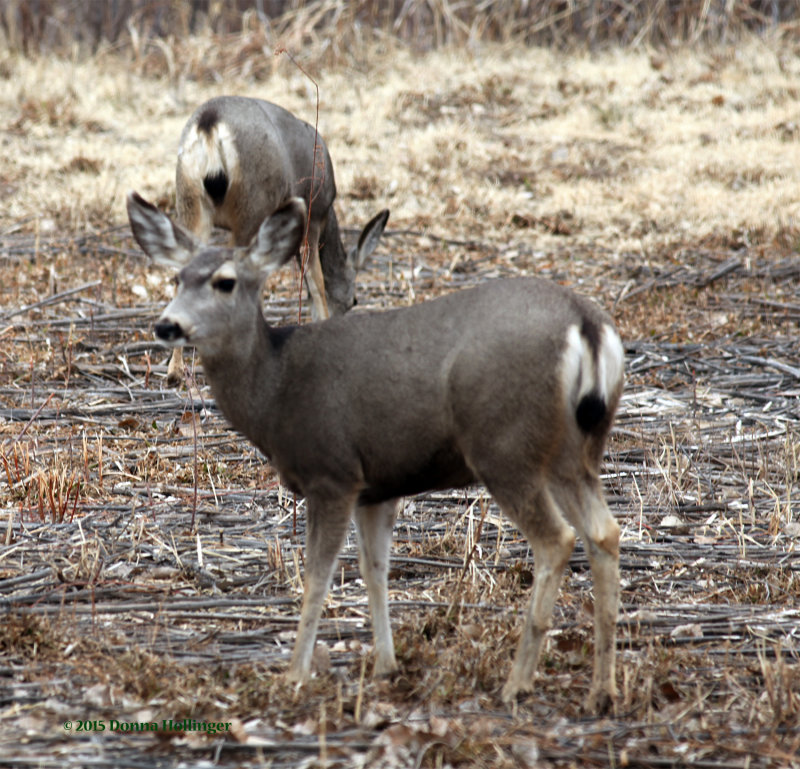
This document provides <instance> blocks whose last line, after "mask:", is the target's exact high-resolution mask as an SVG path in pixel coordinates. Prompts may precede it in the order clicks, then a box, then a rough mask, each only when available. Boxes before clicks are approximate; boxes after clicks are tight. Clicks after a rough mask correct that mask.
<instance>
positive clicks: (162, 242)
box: [127, 192, 198, 268]
mask: <svg viewBox="0 0 800 769" xmlns="http://www.w3.org/2000/svg"><path fill="white" fill-rule="evenodd" d="M127 207H128V220H129V221H130V223H131V231H132V232H133V237H134V238H136V242H137V243H138V244H139V245H140V246H141V248H142V251H144V252H145V253H146V254H147V255H148V256H149V257H150V258H151V259H152V260H153V261H154V262H156V264H162V265H165V266H167V267H174V268H180V267H183V265H185V264H186V263H187V262H188V261H189V260H190V259H191V258H192V256H193V254H194V252H195V250H196V249H197V247H198V241H197V240H196V239H195V238H194V236H193V235H192V234H191V233H189V232H187V231H186V230H185V229H184V228H183V227H181V226H180V225H179V224H177V223H176V222H173V221H172V219H170V218H169V217H168V216H167V215H166V214H165V213H163V212H162V211H159V210H158V209H157V208H156V207H155V206H154V205H153V204H152V203H148V202H147V201H146V200H145V199H144V198H143V197H142V196H141V195H139V194H138V193H137V192H129V193H128V199H127Z"/></svg>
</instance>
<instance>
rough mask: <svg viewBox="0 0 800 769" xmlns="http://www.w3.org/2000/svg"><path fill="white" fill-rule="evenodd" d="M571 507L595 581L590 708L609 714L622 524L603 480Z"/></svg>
mask: <svg viewBox="0 0 800 769" xmlns="http://www.w3.org/2000/svg"><path fill="white" fill-rule="evenodd" d="M565 502H568V500H565ZM565 507H566V505H565ZM567 509H568V515H569V517H570V520H571V521H572V523H573V525H574V526H575V528H576V529H577V530H578V534H579V535H580V537H581V539H582V540H583V542H584V545H585V547H586V555H587V557H588V559H589V566H590V567H591V570H592V580H593V583H594V637H595V642H594V676H593V678H592V688H591V692H590V694H589V701H588V704H587V709H588V710H591V711H595V712H598V713H605V712H607V711H608V710H610V709H611V708H612V707H613V704H614V701H615V699H616V695H617V685H616V669H615V666H616V646H617V612H618V607H619V536H620V530H619V524H618V523H617V522H616V521H615V520H614V516H612V515H611V511H610V510H609V509H608V505H606V502H605V499H604V498H603V493H602V489H601V487H600V484H599V481H596V480H594V479H592V481H590V482H589V484H588V485H587V486H586V493H585V494H584V495H583V499H581V504H580V506H579V507H577V508H576V509H575V510H572V509H569V508H567Z"/></svg>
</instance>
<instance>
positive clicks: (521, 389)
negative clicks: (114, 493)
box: [128, 193, 624, 710]
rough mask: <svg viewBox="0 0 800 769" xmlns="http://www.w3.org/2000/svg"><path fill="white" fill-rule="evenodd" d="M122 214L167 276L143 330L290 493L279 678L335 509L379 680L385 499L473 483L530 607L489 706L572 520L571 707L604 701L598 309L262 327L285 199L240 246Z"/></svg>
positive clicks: (506, 299)
mask: <svg viewBox="0 0 800 769" xmlns="http://www.w3.org/2000/svg"><path fill="white" fill-rule="evenodd" d="M128 215H129V218H130V223H131V228H132V230H133V234H134V236H135V238H136V240H137V241H138V242H139V245H140V246H141V247H142V249H143V250H144V251H145V252H146V253H147V254H148V255H149V256H150V257H152V258H153V259H154V260H155V261H156V262H159V263H162V264H166V265H171V266H173V267H176V268H179V269H180V271H179V273H178V289H177V293H176V295H175V298H174V299H173V300H172V301H171V302H170V304H169V305H168V306H167V308H166V309H165V310H164V312H163V313H162V315H161V318H160V319H159V321H158V322H157V323H156V326H155V332H156V335H157V336H158V338H159V339H161V340H162V341H164V342H165V343H167V344H168V345H172V346H179V345H182V344H187V343H189V344H193V345H195V347H196V348H197V350H198V352H199V355H200V358H201V361H202V363H203V368H204V371H205V375H206V377H207V379H208V381H209V383H210V385H211V389H212V391H213V393H214V395H215V397H216V399H217V404H218V405H219V407H220V409H221V410H222V413H223V414H225V416H226V417H227V418H228V419H229V420H230V422H231V424H232V425H233V426H234V427H235V428H236V429H237V430H239V431H240V432H242V433H243V434H244V435H245V436H246V437H247V438H249V439H250V440H251V441H252V442H253V443H254V444H255V445H256V446H257V447H258V448H259V449H260V450H261V451H262V452H264V454H265V455H266V456H267V457H269V458H270V460H271V461H272V463H273V464H274V466H275V467H276V469H277V470H278V471H279V472H280V474H281V476H282V478H283V481H284V483H285V484H286V485H287V486H288V487H289V488H290V489H292V490H294V491H295V492H296V493H298V494H302V495H304V496H305V498H306V501H307V531H306V558H305V569H306V573H305V580H306V581H305V593H304V596H303V604H302V609H301V615H300V625H299V629H298V634H297V640H296V644H295V648H294V653H293V656H292V660H291V663H290V668H289V678H290V679H291V680H296V681H298V682H304V681H306V680H307V679H308V678H309V676H310V669H311V656H312V651H313V647H314V642H315V636H316V632H317V626H318V622H319V619H320V615H321V612H322V607H323V603H324V601H325V596H326V594H327V592H328V589H329V587H330V583H331V580H332V576H333V572H334V570H335V565H336V560H337V556H338V554H339V551H340V549H341V548H342V545H343V543H344V539H345V535H346V532H347V530H348V528H349V525H350V519H351V516H352V515H353V514H354V516H355V523H356V530H357V534H358V543H359V565H360V569H361V573H362V575H363V577H364V581H365V582H366V585H367V592H368V598H369V606H370V613H371V617H372V625H373V633H374V639H375V664H374V673H375V674H377V675H380V674H385V673H389V672H391V671H393V670H395V669H396V667H397V665H396V662H395V655H394V649H393V644H392V633H391V627H390V623H389V610H388V597H387V572H388V566H389V550H390V545H391V535H392V526H393V524H394V520H395V515H396V512H397V500H398V499H399V498H400V497H403V496H406V495H410V494H416V493H419V492H423V491H426V490H429V489H438V488H449V487H454V486H455V487H460V486H465V485H467V484H472V483H475V482H481V483H483V484H485V485H486V487H487V489H488V490H489V492H490V493H491V494H492V496H493V497H494V499H495V500H496V501H497V503H498V504H499V505H500V507H501V508H502V509H503V511H504V512H505V513H506V514H507V515H508V516H509V518H510V519H511V520H512V521H514V522H515V523H516V525H517V526H518V527H519V528H520V530H521V531H522V533H523V534H524V535H525V537H526V538H527V540H528V542H529V543H530V546H531V548H532V549H533V555H534V567H535V581H534V586H533V595H532V598H531V601H530V605H529V607H528V609H527V612H526V614H525V620H524V628H523V631H522V636H521V639H520V641H519V646H518V649H517V652H516V657H515V660H514V662H513V665H512V667H511V672H510V674H509V676H508V680H507V682H506V684H505V686H504V688H503V691H502V696H503V698H504V699H505V700H506V701H511V700H513V699H514V698H515V697H516V696H517V694H518V693H520V692H523V691H526V690H528V689H530V688H531V686H532V683H533V676H534V673H535V670H536V667H537V662H538V659H539V654H540V651H541V647H542V642H543V639H544V636H545V633H546V631H547V628H548V627H549V624H550V621H551V615H552V612H553V605H554V603H555V600H556V597H557V593H558V588H559V583H560V581H561V579H562V572H563V570H564V567H565V565H566V563H567V561H568V559H569V557H570V554H571V553H572V549H573V546H574V544H575V533H574V531H573V527H574V529H576V530H577V532H578V533H579V534H580V536H581V537H582V539H583V541H584V543H585V546H586V552H587V555H588V558H589V563H590V564H591V569H592V574H593V576H594V599H595V652H594V655H595V668H594V677H593V683H592V691H591V700H590V702H591V703H592V705H593V706H594V707H595V708H597V709H601V710H604V709H606V708H607V707H608V706H609V705H610V704H611V703H612V702H613V699H614V696H615V692H616V688H615V674H614V666H615V643H616V641H615V638H616V616H617V604H618V594H619V526H618V525H617V523H616V521H615V520H614V518H613V517H612V515H611V513H610V512H609V509H608V507H607V506H606V503H605V501H604V498H603V493H602V487H601V483H600V480H599V474H598V473H599V467H600V463H601V460H602V456H603V452H604V446H605V442H606V437H607V435H608V432H609V430H610V428H611V423H612V420H613V417H614V412H615V410H616V407H617V404H618V402H619V398H620V395H621V392H622V387H623V379H624V374H623V349H622V344H621V342H620V339H619V336H618V335H617V332H616V330H615V329H614V326H613V324H612V321H611V319H610V318H609V317H608V315H606V313H605V312H603V311H602V310H600V309H599V308H598V307H596V306H595V305H594V304H592V303H591V302H590V301H588V300H587V299H584V298H582V297H580V296H578V295H576V294H574V293H573V292H571V291H570V290H568V289H566V288H564V287H562V286H560V285H558V284H555V283H550V282H547V281H544V280H539V279H536V278H517V279H509V280H497V281H490V282H487V283H485V284H483V285H481V286H479V287H477V288H472V289H465V290H463V291H459V292H457V293H453V294H450V295H448V296H445V297H443V298H439V299H435V300H433V301H430V302H425V303H422V304H418V305H415V306H412V307H407V308H403V309H395V310H389V311H386V312H374V313H358V314H352V315H345V316H342V317H337V318H332V319H330V320H328V321H325V322H323V323H312V324H309V325H305V326H289V327H282V328H272V327H270V326H269V325H268V324H267V322H266V320H265V319H264V316H263V314H262V308H261V301H260V291H261V286H262V284H263V282H264V280H265V278H266V276H268V275H269V274H271V273H272V272H274V271H275V270H277V269H278V268H279V267H280V266H281V265H282V264H284V263H285V262H286V261H287V260H288V259H290V258H291V256H292V254H293V253H294V252H295V250H296V249H297V246H298V243H299V242H300V238H301V237H302V235H303V223H304V217H305V208H304V205H303V202H302V201H301V200H299V199H293V200H290V201H289V202H288V203H287V204H286V205H285V206H284V207H283V208H281V209H279V210H278V211H276V212H275V213H274V214H273V215H272V216H271V217H269V218H268V219H266V220H265V221H264V223H263V224H262V225H261V227H260V229H259V230H258V233H257V235H256V237H255V239H254V240H253V242H252V244H251V245H249V246H247V247H244V248H212V247H207V246H203V245H201V244H200V243H199V242H198V241H197V240H196V239H195V238H194V237H193V236H192V235H191V234H190V233H189V232H187V231H186V230H184V229H183V228H181V227H180V226H179V225H178V224H175V223H173V222H172V221H171V220H170V219H169V218H168V217H167V216H166V215H165V214H163V213H161V212H160V211H159V210H158V209H157V208H155V207H154V206H152V205H150V204H149V203H147V202H146V201H144V200H143V199H142V198H140V197H139V196H138V195H137V194H136V193H131V194H130V195H129V197H128Z"/></svg>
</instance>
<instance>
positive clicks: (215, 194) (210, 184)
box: [203, 171, 228, 206]
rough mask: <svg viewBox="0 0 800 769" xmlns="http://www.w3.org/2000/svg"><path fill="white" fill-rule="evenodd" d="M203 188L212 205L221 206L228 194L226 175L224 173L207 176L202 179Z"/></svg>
mask: <svg viewBox="0 0 800 769" xmlns="http://www.w3.org/2000/svg"><path fill="white" fill-rule="evenodd" d="M203 187H205V190H206V192H207V193H208V196H209V197H210V198H211V200H212V202H213V203H214V205H215V206H221V205H222V202H223V201H224V200H225V195H227V194H228V175H227V174H226V173H225V172H224V171H217V172H216V173H213V174H209V175H208V176H206V178H205V179H203Z"/></svg>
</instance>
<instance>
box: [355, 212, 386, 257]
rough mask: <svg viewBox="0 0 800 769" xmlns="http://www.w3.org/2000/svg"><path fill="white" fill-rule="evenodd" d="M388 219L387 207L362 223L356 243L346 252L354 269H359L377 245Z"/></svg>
mask: <svg viewBox="0 0 800 769" xmlns="http://www.w3.org/2000/svg"><path fill="white" fill-rule="evenodd" d="M388 221H389V209H388V208H385V209H384V210H383V211H381V212H380V213H379V214H378V215H377V216H373V217H372V219H370V220H369V221H368V222H367V223H366V224H365V225H364V229H363V230H361V234H360V235H359V236H358V243H357V244H356V245H355V247H354V248H353V249H352V250H351V251H350V253H349V254H348V260H349V261H350V262H351V263H352V265H353V267H355V269H356V270H360V269H361V268H362V267H363V266H364V263H365V262H366V261H367V259H369V257H370V256H371V254H372V252H373V251H374V250H375V248H376V247H377V245H378V241H379V240H380V239H381V235H383V230H384V229H385V227H386V222H388Z"/></svg>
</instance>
